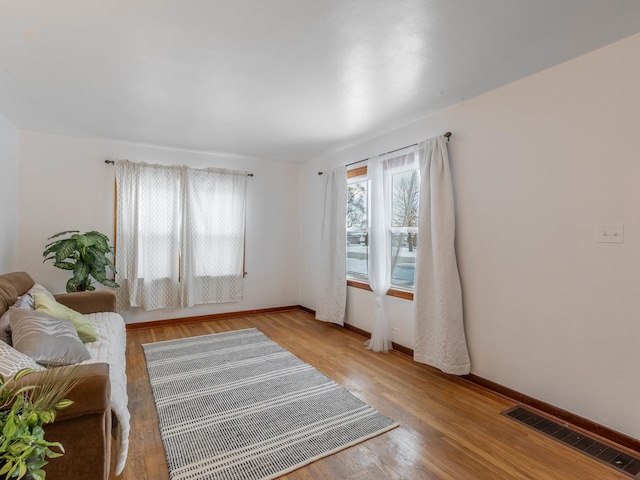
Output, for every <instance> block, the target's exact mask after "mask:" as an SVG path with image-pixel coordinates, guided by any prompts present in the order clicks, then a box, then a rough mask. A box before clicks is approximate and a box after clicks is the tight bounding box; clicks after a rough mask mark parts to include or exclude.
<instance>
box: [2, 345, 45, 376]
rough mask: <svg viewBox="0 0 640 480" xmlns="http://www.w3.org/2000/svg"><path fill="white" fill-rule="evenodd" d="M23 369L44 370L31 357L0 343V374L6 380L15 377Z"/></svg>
mask: <svg viewBox="0 0 640 480" xmlns="http://www.w3.org/2000/svg"><path fill="white" fill-rule="evenodd" d="M23 368H33V369H34V370H44V367H41V366H40V365H38V364H37V363H36V362H35V361H34V360H33V359H32V358H31V357H29V356H27V355H25V354H24V353H21V352H19V351H18V350H16V349H15V348H12V347H10V346H9V345H7V344H6V343H4V342H0V373H1V374H2V375H3V376H4V377H5V378H7V377H11V376H13V375H15V374H16V373H18V372H19V371H20V370H22V369H23Z"/></svg>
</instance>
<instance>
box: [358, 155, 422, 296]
mask: <svg viewBox="0 0 640 480" xmlns="http://www.w3.org/2000/svg"><path fill="white" fill-rule="evenodd" d="M383 171H384V184H385V185H387V186H388V188H387V190H388V193H387V195H386V198H385V203H386V202H388V203H387V206H388V207H389V212H390V214H388V215H387V218H388V223H387V225H386V227H385V231H386V235H387V236H388V240H387V243H388V248H389V249H390V259H391V290H390V291H389V294H390V295H394V294H396V293H398V291H402V292H411V291H413V286H414V281H415V265H416V253H417V252H416V245H417V238H418V212H419V199H420V172H419V170H418V168H417V165H416V163H415V160H414V154H413V152H411V151H403V152H399V153H397V154H396V155H395V156H393V157H390V158H388V159H386V160H385V161H384V169H383ZM347 177H348V182H347V246H346V248H347V279H348V280H351V282H350V285H352V286H360V287H361V286H362V285H358V284H357V283H356V284H354V282H353V281H355V282H364V283H365V284H367V283H368V263H369V241H368V239H369V236H370V233H371V230H370V229H371V223H370V215H369V212H370V208H371V198H372V195H384V192H373V191H371V188H372V187H371V181H370V179H369V177H368V176H367V167H361V168H358V169H355V170H350V171H348V172H347ZM364 288H366V285H365V286H364ZM397 296H402V297H403V298H412V296H411V295H410V294H409V295H397Z"/></svg>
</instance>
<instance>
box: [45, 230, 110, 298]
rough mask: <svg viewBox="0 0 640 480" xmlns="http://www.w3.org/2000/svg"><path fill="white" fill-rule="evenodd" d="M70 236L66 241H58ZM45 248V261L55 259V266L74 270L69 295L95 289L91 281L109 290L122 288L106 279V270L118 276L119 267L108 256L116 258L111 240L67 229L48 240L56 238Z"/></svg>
mask: <svg viewBox="0 0 640 480" xmlns="http://www.w3.org/2000/svg"><path fill="white" fill-rule="evenodd" d="M68 234H71V235H70V236H69V237H67V238H58V237H62V236H63V235H68ZM56 238H57V240H54V241H53V242H51V243H49V244H47V245H46V246H45V250H44V252H42V256H43V257H45V258H44V260H43V262H46V261H47V260H52V261H53V265H54V267H58V268H61V269H63V270H73V276H72V277H71V278H70V279H69V281H68V282H67V292H69V293H71V292H83V291H85V290H88V291H91V290H95V287H94V286H93V285H91V283H92V280H91V278H92V277H93V279H95V280H96V281H97V282H98V283H101V284H102V285H106V286H107V287H113V288H117V287H118V286H119V285H118V284H117V283H116V282H114V281H113V280H111V279H109V278H107V268H108V269H109V270H111V271H112V272H114V273H115V271H116V267H115V266H114V265H113V262H112V261H111V260H110V259H109V257H108V255H113V250H112V249H111V246H109V238H108V237H107V236H106V235H103V234H102V233H99V232H86V233H82V234H81V233H80V232H79V231H78V230H67V231H65V232H60V233H56V234H55V235H53V236H51V237H49V238H48V240H53V239H56Z"/></svg>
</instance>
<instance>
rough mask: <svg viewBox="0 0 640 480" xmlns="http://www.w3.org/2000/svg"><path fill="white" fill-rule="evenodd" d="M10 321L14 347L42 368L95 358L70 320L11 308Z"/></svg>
mask: <svg viewBox="0 0 640 480" xmlns="http://www.w3.org/2000/svg"><path fill="white" fill-rule="evenodd" d="M9 321H10V322H11V337H12V340H13V347H14V348H15V349H16V350H18V351H20V352H22V353H24V354H25V355H28V356H29V357H31V358H33V359H34V360H35V361H36V362H38V363H40V364H42V365H49V366H58V365H71V364H74V363H79V362H82V361H84V360H88V359H89V358H91V357H90V355H89V352H88V351H87V349H86V348H85V346H84V345H83V344H82V342H81V341H80V337H78V333H77V332H76V329H75V328H74V327H73V324H72V323H71V322H69V321H68V320H65V319H62V318H56V317H52V316H51V315H47V314H46V313H43V312H39V311H37V310H35V311H32V310H24V309H21V308H15V307H11V308H10V309H9Z"/></svg>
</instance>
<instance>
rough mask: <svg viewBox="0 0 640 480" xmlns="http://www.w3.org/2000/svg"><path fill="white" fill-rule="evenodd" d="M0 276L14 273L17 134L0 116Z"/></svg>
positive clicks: (4, 118) (3, 117)
mask: <svg viewBox="0 0 640 480" xmlns="http://www.w3.org/2000/svg"><path fill="white" fill-rule="evenodd" d="M0 172H2V177H1V178H2V188H0V205H1V208H0V273H8V272H12V271H14V270H15V269H16V245H17V243H16V238H17V234H16V227H17V224H16V206H17V204H18V130H17V129H16V127H14V126H13V124H12V123H11V122H9V120H7V118H6V117H5V116H4V115H2V114H1V113H0Z"/></svg>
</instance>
